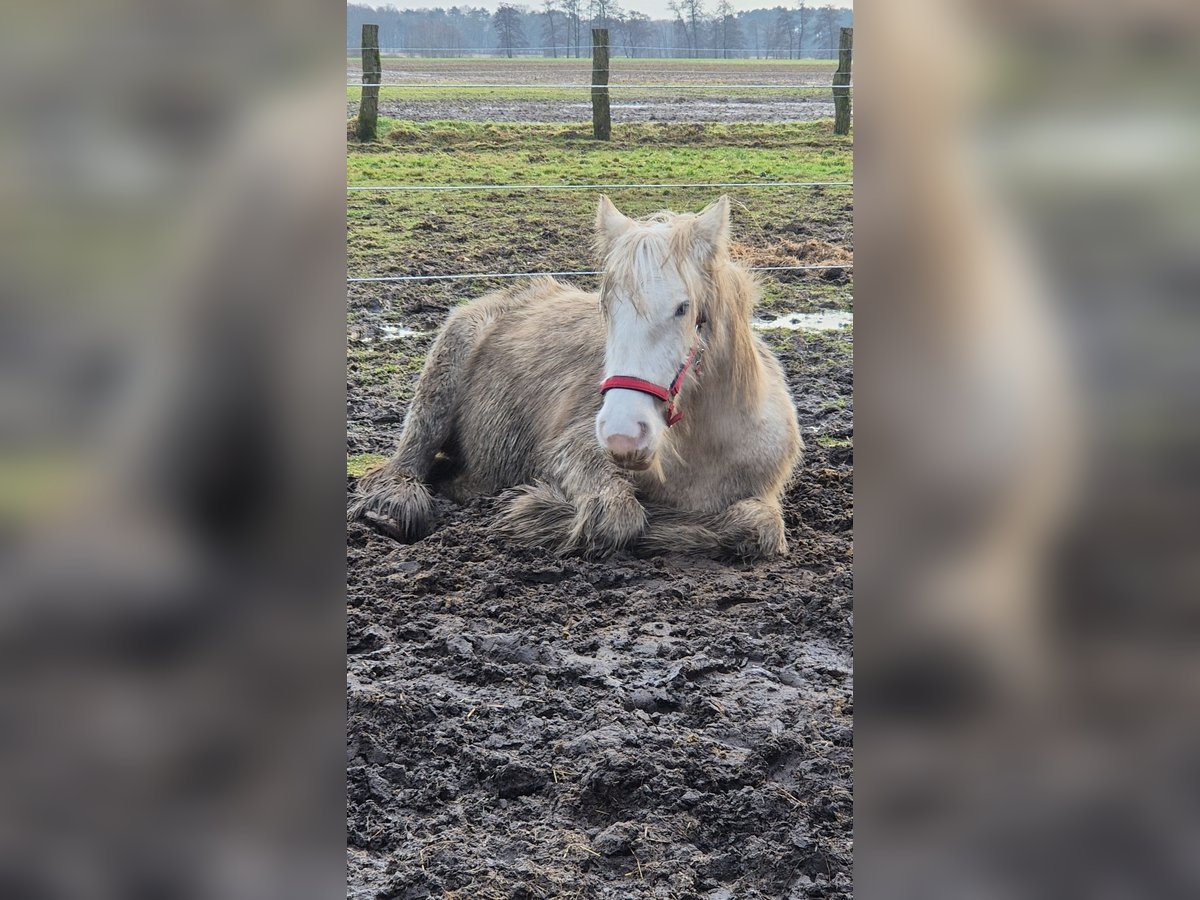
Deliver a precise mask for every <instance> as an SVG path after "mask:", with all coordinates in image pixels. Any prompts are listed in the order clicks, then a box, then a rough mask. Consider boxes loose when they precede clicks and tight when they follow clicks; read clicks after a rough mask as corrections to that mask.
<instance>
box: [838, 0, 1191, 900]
mask: <svg viewBox="0 0 1200 900" xmlns="http://www.w3.org/2000/svg"><path fill="white" fill-rule="evenodd" d="M855 12H856V16H857V18H858V23H857V25H858V28H857V29H856V30H857V31H858V34H857V35H856V41H855V44H856V47H855V49H856V56H857V60H856V62H857V63H858V65H857V67H856V68H857V71H856V74H855V83H856V85H857V87H858V91H857V92H856V94H855V97H856V101H857V109H856V110H855V122H856V133H857V140H856V148H855V149H856V162H857V166H856V169H857V172H856V182H857V183H856V195H855V201H856V203H855V213H856V217H855V221H856V233H857V236H858V246H857V247H856V253H855V256H856V261H857V263H858V266H857V271H856V276H857V280H858V296H857V297H856V301H857V311H858V317H857V318H858V323H857V324H858V329H857V331H858V335H857V342H856V347H857V350H856V360H855V362H856V372H857V380H856V385H855V394H856V410H857V413H858V415H857V419H858V428H857V438H858V441H857V449H858V459H857V460H856V462H857V464H858V465H857V469H858V479H857V484H856V507H857V509H856V512H857V523H856V524H857V538H858V539H857V544H856V547H855V559H856V580H855V583H856V623H855V635H856V646H855V657H856V663H857V670H858V671H857V679H856V687H857V691H856V697H857V701H858V702H857V709H856V713H857V716H856V718H857V722H858V733H857V761H856V769H855V775H856V779H855V781H856V784H855V800H856V803H855V816H856V825H857V828H856V846H855V855H856V889H857V892H858V895H859V896H862V897H877V896H878V897H913V898H917V897H920V898H926V900H928V898H940V897H945V898H952V897H953V898H959V897H1106V898H1108V897H1112V898H1117V897H1176V896H1178V897H1184V896H1188V897H1194V896H1197V895H1198V894H1200V857H1198V856H1197V854H1196V852H1195V850H1196V847H1197V842H1196V841H1197V837H1198V836H1200V792H1198V788H1200V783H1198V781H1197V769H1196V766H1195V760H1196V759H1198V758H1200V756H1198V755H1197V751H1198V750H1200V746H1198V737H1200V735H1198V734H1197V720H1196V717H1195V716H1194V715H1193V714H1192V713H1193V711H1194V710H1195V709H1196V708H1197V701H1198V700H1200V696H1198V694H1197V688H1198V687H1200V656H1198V655H1197V653H1196V649H1197V648H1196V641H1195V638H1196V636H1197V626H1198V625H1200V607H1198V606H1197V600H1198V599H1200V591H1198V587H1200V584H1198V578H1197V573H1198V568H1200V567H1198V563H1200V557H1198V554H1197V525H1198V524H1200V518H1198V517H1197V513H1198V507H1197V503H1196V501H1197V481H1196V460H1197V458H1198V457H1197V450H1198V449H1200V447H1198V446H1197V423H1198V422H1200V418H1198V416H1197V413H1198V412H1200V410H1198V408H1197V407H1198V404H1197V389H1198V387H1200V377H1198V376H1200V354H1198V353H1197V349H1198V347H1200V344H1198V339H1200V322H1198V309H1197V300H1198V299H1200V261H1198V258H1197V253H1196V250H1197V249H1200V106H1198V104H1197V96H1196V92H1195V90H1194V87H1195V85H1196V84H1197V83H1200V82H1198V79H1197V75H1198V74H1200V72H1198V66H1197V62H1198V60H1200V40H1198V38H1200V34H1198V30H1197V29H1198V25H1200V15H1198V14H1200V8H1198V7H1197V6H1196V5H1195V4H1194V3H1174V2H1170V0H1168V2H1161V3H1140V2H1127V3H1109V4H1093V3H1082V2H1067V0H1052V2H1041V3H1021V2H1018V3H1005V4H984V3H981V2H973V3H969V2H957V0H914V2H908V3H904V4H888V3H883V2H869V0H868V2H862V3H858V4H856V10H855Z"/></svg>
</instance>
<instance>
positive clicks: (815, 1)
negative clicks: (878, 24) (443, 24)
mask: <svg viewBox="0 0 1200 900" xmlns="http://www.w3.org/2000/svg"><path fill="white" fill-rule="evenodd" d="M355 2H357V3H359V5H360V6H375V7H380V6H394V7H395V8H396V9H435V8H437V7H439V6H440V7H443V8H449V7H451V6H482V7H484V8H485V9H495V8H496V7H497V6H499V5H500V0H446V2H444V3H437V2H430V0H423V2H422V0H418V2H415V3H407V2H404V0H391V2H387V3H378V2H374V0H355ZM826 4H829V5H830V6H840V7H843V8H845V9H849V8H851V7H853V6H854V3H853V0H808V5H809V6H825V5H826ZM514 5H515V6H524V7H526V8H528V9H531V10H539V9H541V8H542V0H527V2H524V3H521V2H514ZM669 5H670V0H641V2H639V3H621V6H622V7H623V8H625V9H635V10H637V11H638V12H642V13H645V14H646V15H648V16H650V17H651V18H653V19H667V18H670V17H671V12H670V9H669V8H668V7H669ZM716 5H717V0H707V2H706V3H705V4H704V7H705V9H707V10H708V11H709V12H710V13H711V12H712V10H713V8H714V7H715V6H716ZM730 5H731V6H732V7H733V8H734V9H736V10H739V11H740V10H744V9H763V8H764V7H765V8H767V9H773V8H774V7H776V6H791V7H795V6H796V5H797V4H796V2H795V0H730Z"/></svg>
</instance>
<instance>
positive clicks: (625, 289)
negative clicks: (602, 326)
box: [597, 210, 706, 315]
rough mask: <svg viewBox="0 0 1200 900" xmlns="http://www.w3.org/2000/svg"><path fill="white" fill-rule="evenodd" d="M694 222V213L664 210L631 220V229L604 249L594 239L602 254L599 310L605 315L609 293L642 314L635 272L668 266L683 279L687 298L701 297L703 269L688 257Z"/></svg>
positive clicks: (609, 297) (690, 256)
mask: <svg viewBox="0 0 1200 900" xmlns="http://www.w3.org/2000/svg"><path fill="white" fill-rule="evenodd" d="M695 219H696V214H695V213H674V212H670V211H665V210H664V211H662V212H656V213H653V214H651V215H649V216H647V217H645V218H644V219H635V220H633V223H634V224H633V227H631V228H630V229H629V230H628V231H626V232H625V233H624V234H622V235H621V236H620V237H618V238H617V239H616V240H615V241H613V243H612V244H611V245H608V246H607V247H605V246H603V245H601V244H600V240H599V239H597V245H598V246H597V249H598V250H600V251H602V252H603V253H604V263H603V274H602V275H601V279H600V308H601V311H602V312H604V314H605V315H607V314H608V310H609V307H610V305H611V297H612V294H613V292H616V293H618V294H620V295H621V296H622V298H623V299H626V300H628V301H629V302H631V303H632V304H633V305H634V309H636V310H637V312H638V314H639V315H641V314H642V313H644V312H645V310H644V309H643V308H642V306H641V303H640V300H639V297H638V292H637V290H636V287H637V280H638V277H637V276H638V273H639V272H647V271H653V270H655V269H661V268H663V267H665V266H668V265H670V266H672V268H674V269H675V271H676V272H678V273H679V276H680V278H682V279H683V282H684V285H685V287H686V288H687V292H688V296H690V297H694V298H697V299H700V298H701V297H702V296H703V294H704V286H703V282H704V275H705V274H706V273H705V270H704V269H705V267H704V266H703V264H702V263H701V262H700V261H699V260H697V259H695V258H694V256H693V254H692V244H693V234H692V228H691V225H692V223H693V222H694V221H695Z"/></svg>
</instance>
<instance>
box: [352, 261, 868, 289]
mask: <svg viewBox="0 0 1200 900" xmlns="http://www.w3.org/2000/svg"><path fill="white" fill-rule="evenodd" d="M748 268H749V269H750V271H751V272H808V271H820V270H829V269H842V270H844V269H852V268H854V265H853V263H827V264H823V265H818V266H748ZM603 274H604V273H603V272H602V271H600V270H599V269H575V270H571V271H564V272H462V273H456V274H452V275H443V274H439V275H367V276H360V277H356V278H347V279H346V281H348V282H350V283H352V284H373V283H384V282H399V281H471V280H485V279H489V278H556V277H559V276H564V277H565V276H580V275H603Z"/></svg>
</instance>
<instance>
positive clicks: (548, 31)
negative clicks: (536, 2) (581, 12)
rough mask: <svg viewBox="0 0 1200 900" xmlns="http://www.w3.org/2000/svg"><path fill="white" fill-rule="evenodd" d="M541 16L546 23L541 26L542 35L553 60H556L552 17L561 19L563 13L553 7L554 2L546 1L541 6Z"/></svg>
mask: <svg viewBox="0 0 1200 900" xmlns="http://www.w3.org/2000/svg"><path fill="white" fill-rule="evenodd" d="M542 15H544V16H545V17H546V23H545V24H544V25H543V26H542V35H543V37H544V38H545V39H546V40H547V43H548V44H549V45H550V50H551V52H552V53H553V54H554V58H555V59H558V31H557V30H556V29H555V27H554V17H555V16H558V17H560V18H561V17H562V15H563V11H562V10H561V9H558V8H557V7H555V5H554V0H546V2H545V3H544V4H543V5H542Z"/></svg>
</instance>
